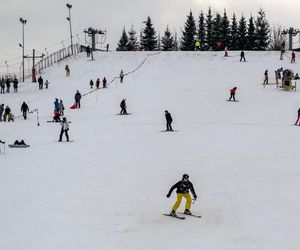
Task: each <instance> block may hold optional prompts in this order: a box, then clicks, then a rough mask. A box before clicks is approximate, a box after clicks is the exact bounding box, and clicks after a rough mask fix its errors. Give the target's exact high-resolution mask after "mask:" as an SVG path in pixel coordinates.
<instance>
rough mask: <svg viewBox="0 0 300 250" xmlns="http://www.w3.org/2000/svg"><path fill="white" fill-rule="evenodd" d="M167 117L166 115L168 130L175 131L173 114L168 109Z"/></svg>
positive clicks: (166, 111)
mask: <svg viewBox="0 0 300 250" xmlns="http://www.w3.org/2000/svg"><path fill="white" fill-rule="evenodd" d="M165 117H166V121H167V130H166V131H173V128H172V125H171V124H172V121H173V119H172V116H171V114H170V113H169V112H168V110H165Z"/></svg>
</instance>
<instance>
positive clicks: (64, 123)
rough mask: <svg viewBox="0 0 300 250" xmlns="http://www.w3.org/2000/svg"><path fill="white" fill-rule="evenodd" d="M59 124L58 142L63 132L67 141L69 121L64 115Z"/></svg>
mask: <svg viewBox="0 0 300 250" xmlns="http://www.w3.org/2000/svg"><path fill="white" fill-rule="evenodd" d="M60 125H61V131H60V135H59V140H58V141H59V142H60V141H62V136H63V134H64V133H65V135H66V138H67V141H69V135H68V131H69V122H68V121H67V119H66V117H64V118H63V119H62V122H61V123H60Z"/></svg>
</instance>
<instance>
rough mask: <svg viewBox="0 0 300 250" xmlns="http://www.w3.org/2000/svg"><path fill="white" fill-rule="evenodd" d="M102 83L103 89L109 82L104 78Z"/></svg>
mask: <svg viewBox="0 0 300 250" xmlns="http://www.w3.org/2000/svg"><path fill="white" fill-rule="evenodd" d="M102 83H103V88H106V83H107V81H106V78H105V77H103V80H102Z"/></svg>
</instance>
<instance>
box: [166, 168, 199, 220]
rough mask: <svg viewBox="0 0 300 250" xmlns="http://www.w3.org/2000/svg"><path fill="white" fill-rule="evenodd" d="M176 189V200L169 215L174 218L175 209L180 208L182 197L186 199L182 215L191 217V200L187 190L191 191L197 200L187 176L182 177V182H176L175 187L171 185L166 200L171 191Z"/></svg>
mask: <svg viewBox="0 0 300 250" xmlns="http://www.w3.org/2000/svg"><path fill="white" fill-rule="evenodd" d="M175 188H177V191H176V193H177V200H176V202H175V204H174V206H173V207H172V211H171V213H170V215H171V216H176V210H177V208H178V207H179V206H180V203H181V200H182V197H184V198H185V199H186V204H185V210H184V213H185V214H187V215H191V214H192V213H191V211H190V208H191V205H192V199H191V195H190V193H189V190H191V192H192V194H193V197H194V199H195V200H196V199H197V195H196V193H195V190H194V187H193V184H192V183H191V182H190V181H189V176H188V175H187V174H184V175H183V176H182V180H181V181H179V182H177V183H176V184H175V185H173V186H172V187H171V189H170V191H169V192H168V194H167V198H169V197H170V196H171V194H172V192H173V190H174V189H175Z"/></svg>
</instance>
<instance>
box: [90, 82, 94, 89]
mask: <svg viewBox="0 0 300 250" xmlns="http://www.w3.org/2000/svg"><path fill="white" fill-rule="evenodd" d="M90 86H91V89H92V88H93V87H94V81H93V80H90Z"/></svg>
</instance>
